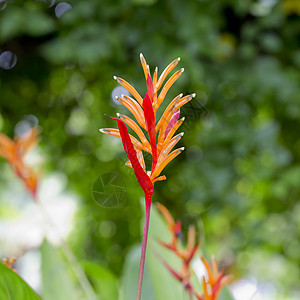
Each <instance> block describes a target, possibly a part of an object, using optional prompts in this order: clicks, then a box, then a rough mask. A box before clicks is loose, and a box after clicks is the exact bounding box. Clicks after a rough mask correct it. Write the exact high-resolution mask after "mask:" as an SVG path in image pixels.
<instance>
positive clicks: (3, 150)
mask: <svg viewBox="0 0 300 300" xmlns="http://www.w3.org/2000/svg"><path fill="white" fill-rule="evenodd" d="M38 142H39V139H38V130H37V128H33V129H30V130H29V131H27V132H26V133H25V134H24V135H23V136H16V137H14V139H13V140H12V139H10V138H9V137H8V136H6V135H5V134H3V133H0V156H2V157H3V158H4V159H6V160H7V162H8V163H9V164H10V166H11V168H12V170H13V171H14V172H15V174H16V175H17V176H18V177H19V178H20V179H21V180H22V181H23V182H24V184H25V186H26V188H27V190H28V191H29V192H30V194H31V195H32V196H33V198H34V199H35V200H36V192H37V186H38V176H37V174H36V173H35V172H34V171H33V170H32V169H31V168H30V167H29V166H28V165H26V163H25V162H24V157H25V155H26V154H27V153H28V152H29V150H30V149H32V148H33V147H34V146H35V145H36V144H37V143H38Z"/></svg>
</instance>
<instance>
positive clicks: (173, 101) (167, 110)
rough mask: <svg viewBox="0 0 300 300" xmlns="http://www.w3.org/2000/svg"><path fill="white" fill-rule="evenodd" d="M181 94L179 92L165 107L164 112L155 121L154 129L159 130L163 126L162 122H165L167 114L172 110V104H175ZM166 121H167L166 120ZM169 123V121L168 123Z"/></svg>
mask: <svg viewBox="0 0 300 300" xmlns="http://www.w3.org/2000/svg"><path fill="white" fill-rule="evenodd" d="M182 95H183V94H179V95H178V96H176V97H175V98H174V99H173V100H172V101H171V103H170V104H169V105H168V106H167V108H166V109H165V111H164V113H163V114H162V116H161V118H160V120H159V121H158V122H157V125H156V131H158V130H160V128H161V127H162V126H163V124H164V123H165V122H166V120H167V116H168V115H169V114H171V111H172V110H173V108H174V106H175V105H176V103H177V101H178V100H179V99H180V98H181V97H182ZM171 117H172V115H171ZM166 123H168V122H166ZM168 124H169V123H168Z"/></svg>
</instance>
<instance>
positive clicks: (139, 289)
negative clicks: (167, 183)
mask: <svg viewBox="0 0 300 300" xmlns="http://www.w3.org/2000/svg"><path fill="white" fill-rule="evenodd" d="M152 194H153V191H151V192H150V193H145V200H146V201H145V202H146V209H145V223H144V233H143V242H142V251H141V260H140V269H139V279H138V285H137V292H136V300H140V299H141V294H142V283H143V275H144V267H145V257H146V248H147V239H148V230H149V220H150V208H151V199H152Z"/></svg>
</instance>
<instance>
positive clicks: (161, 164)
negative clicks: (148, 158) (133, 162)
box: [151, 147, 184, 180]
mask: <svg viewBox="0 0 300 300" xmlns="http://www.w3.org/2000/svg"><path fill="white" fill-rule="evenodd" d="M183 150H184V147H181V148H178V149H176V150H174V151H173V152H171V153H170V154H169V155H168V156H167V157H166V158H165V159H164V160H163V161H162V162H161V163H160V164H159V165H158V164H157V165H156V169H155V171H154V172H153V173H152V175H151V180H153V179H154V178H155V177H157V176H159V174H160V173H161V171H162V170H163V169H164V168H165V166H166V165H167V164H168V163H169V162H170V161H171V160H172V159H174V158H175V157H176V156H177V155H179V154H180V153H181V152H182V151H183Z"/></svg>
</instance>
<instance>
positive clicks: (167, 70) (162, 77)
mask: <svg viewBox="0 0 300 300" xmlns="http://www.w3.org/2000/svg"><path fill="white" fill-rule="evenodd" d="M179 61H180V57H178V58H176V59H174V60H173V61H172V62H171V63H170V64H169V65H168V66H167V67H166V68H165V69H164V71H163V72H162V73H161V75H160V77H159V79H158V81H157V84H156V87H155V88H156V91H158V90H159V89H160V87H161V85H162V84H163V82H164V81H165V79H166V77H167V76H168V75H169V73H170V72H171V71H172V70H173V69H174V68H175V67H176V66H177V64H178V62H179Z"/></svg>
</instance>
